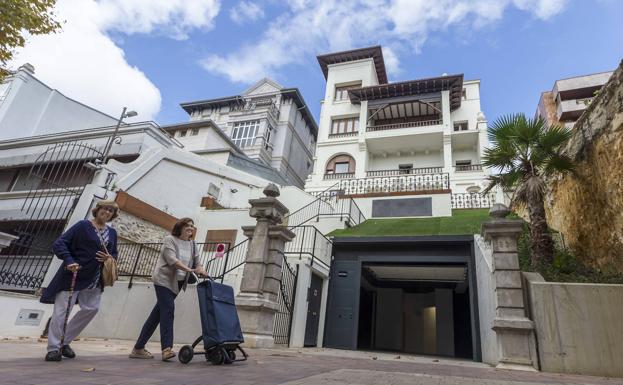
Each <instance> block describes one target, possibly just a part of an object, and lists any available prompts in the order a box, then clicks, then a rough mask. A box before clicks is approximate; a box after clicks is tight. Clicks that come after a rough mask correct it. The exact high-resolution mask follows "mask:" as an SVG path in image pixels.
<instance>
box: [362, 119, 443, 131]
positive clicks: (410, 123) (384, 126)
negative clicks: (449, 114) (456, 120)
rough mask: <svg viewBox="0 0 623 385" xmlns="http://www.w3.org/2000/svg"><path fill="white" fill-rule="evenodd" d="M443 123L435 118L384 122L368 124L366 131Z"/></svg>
mask: <svg viewBox="0 0 623 385" xmlns="http://www.w3.org/2000/svg"><path fill="white" fill-rule="evenodd" d="M441 123H443V120H441V119H435V120H422V121H418V122H408V123H394V124H382V125H379V126H367V127H366V131H368V132H371V131H385V130H395V129H398V128H410V127H424V126H436V125H440V124H441Z"/></svg>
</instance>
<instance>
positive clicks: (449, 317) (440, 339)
mask: <svg viewBox="0 0 623 385" xmlns="http://www.w3.org/2000/svg"><path fill="white" fill-rule="evenodd" d="M452 297H453V290H452V289H435V310H436V313H435V322H436V324H435V330H436V332H437V354H439V355H442V356H450V357H454V308H453V298H452Z"/></svg>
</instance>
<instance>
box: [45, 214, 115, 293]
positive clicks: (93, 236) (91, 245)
mask: <svg viewBox="0 0 623 385" xmlns="http://www.w3.org/2000/svg"><path fill="white" fill-rule="evenodd" d="M106 249H107V250H108V252H109V253H110V254H111V255H112V256H113V257H114V258H115V259H117V232H116V231H115V229H113V228H109V236H108V242H107V244H106ZM52 250H53V251H54V254H56V256H57V257H58V258H59V259H62V260H63V264H62V265H61V266H60V267H59V268H58V271H57V272H56V275H54V278H52V281H51V282H50V284H49V285H48V287H47V288H45V290H44V291H43V295H42V296H41V299H40V301H41V302H42V303H54V299H55V297H56V294H57V293H58V292H59V291H67V290H69V288H70V286H71V276H72V273H71V272H70V271H69V270H66V269H65V267H66V266H67V265H71V264H72V263H77V264H78V265H80V270H78V275H77V277H76V286H75V288H74V290H82V289H85V288H87V287H88V286H89V285H90V284H91V282H93V280H94V279H95V276H96V274H97V270H98V269H100V268H101V265H102V263H100V262H98V261H97V260H96V259H95V257H96V254H95V253H97V252H98V251H104V248H103V247H102V245H101V241H100V239H99V236H98V235H97V233H96V230H95V228H94V227H93V224H92V223H91V221H88V220H82V221H80V222H78V223H76V224H75V225H73V226H71V227H70V228H69V229H68V230H67V231H65V233H63V234H62V235H61V236H60V237H59V238H58V239H57V240H56V241H54V244H53V245H52ZM100 279H101V276H100ZM102 290H103V285H102Z"/></svg>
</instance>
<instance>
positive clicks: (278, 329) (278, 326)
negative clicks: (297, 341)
mask: <svg viewBox="0 0 623 385" xmlns="http://www.w3.org/2000/svg"><path fill="white" fill-rule="evenodd" d="M270 251H276V252H278V253H279V254H281V256H282V262H281V277H280V279H279V294H278V296H277V306H278V307H277V312H276V313H275V321H274V324H273V338H274V340H275V343H276V344H279V345H289V344H290V335H291V334H292V316H293V314H294V304H295V298H296V284H297V282H298V276H299V266H298V265H296V268H295V269H294V268H292V266H290V264H289V263H288V258H287V256H286V255H285V254H284V253H283V252H282V251H279V250H273V249H271V250H270Z"/></svg>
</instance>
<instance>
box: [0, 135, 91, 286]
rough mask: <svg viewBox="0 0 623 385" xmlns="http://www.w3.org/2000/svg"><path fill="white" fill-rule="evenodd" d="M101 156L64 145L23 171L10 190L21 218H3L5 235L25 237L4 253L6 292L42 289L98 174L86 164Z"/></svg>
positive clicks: (0, 267) (0, 282)
mask: <svg viewBox="0 0 623 385" xmlns="http://www.w3.org/2000/svg"><path fill="white" fill-rule="evenodd" d="M101 157H102V153H101V152H100V151H99V150H97V149H96V148H95V147H93V146H90V145H88V144H86V143H81V142H75V141H72V142H62V143H57V144H56V145H54V146H51V147H48V148H47V149H46V150H45V151H44V152H43V153H42V154H41V155H39V157H38V158H37V159H36V160H35V161H34V163H33V165H32V166H31V167H30V169H29V170H28V171H26V170H19V171H17V173H16V176H15V178H14V181H13V182H12V186H11V190H10V191H12V192H16V193H17V194H16V195H18V198H17V199H22V200H23V202H21V208H20V209H19V210H15V211H16V213H11V215H10V216H8V218H2V219H0V230H1V231H4V232H7V233H12V234H13V235H16V236H18V237H19V238H18V239H16V240H15V241H13V242H12V243H11V245H10V246H9V247H8V248H6V249H4V250H2V252H1V253H0V288H2V289H9V290H11V289H12V290H25V291H33V290H36V289H38V288H39V287H41V284H42V283H43V279H44V278H45V274H46V273H47V270H48V268H49V267H50V263H51V261H52V258H53V257H54V254H53V253H52V243H53V242H54V240H56V238H57V237H58V236H59V235H60V234H61V233H62V232H63V230H64V229H65V226H66V225H67V220H68V219H69V217H70V216H71V214H72V212H73V210H74V208H75V206H76V204H77V203H78V200H79V199H80V196H81V195H82V192H83V191H84V187H85V185H87V184H89V183H91V181H92V179H93V176H94V174H95V168H90V167H85V165H86V164H87V163H88V162H90V161H93V160H95V159H98V158H100V159H101ZM20 191H23V192H24V193H23V195H22V196H19V192H20Z"/></svg>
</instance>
